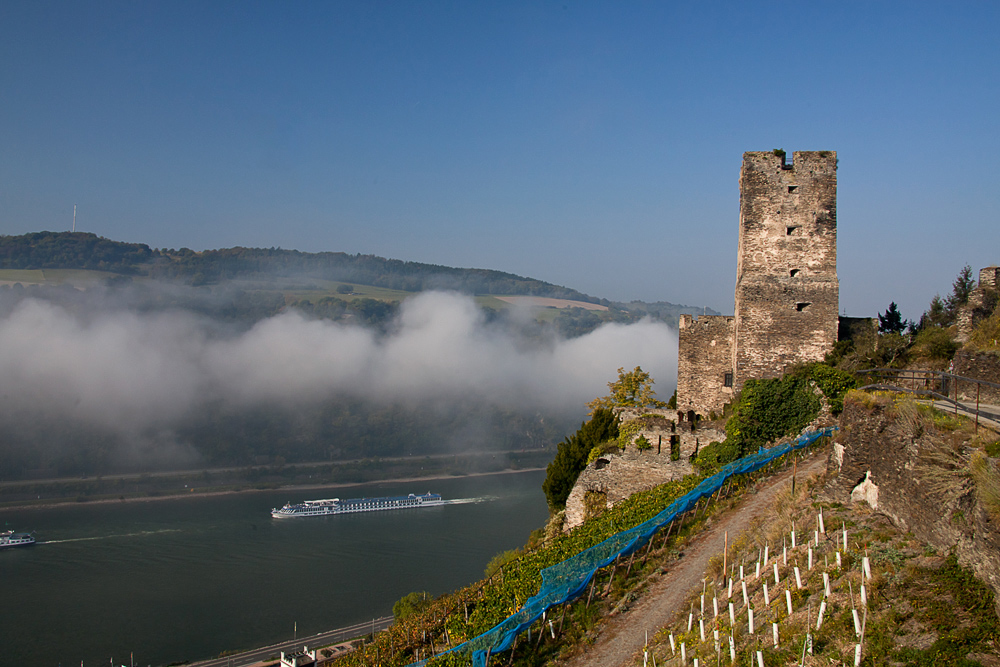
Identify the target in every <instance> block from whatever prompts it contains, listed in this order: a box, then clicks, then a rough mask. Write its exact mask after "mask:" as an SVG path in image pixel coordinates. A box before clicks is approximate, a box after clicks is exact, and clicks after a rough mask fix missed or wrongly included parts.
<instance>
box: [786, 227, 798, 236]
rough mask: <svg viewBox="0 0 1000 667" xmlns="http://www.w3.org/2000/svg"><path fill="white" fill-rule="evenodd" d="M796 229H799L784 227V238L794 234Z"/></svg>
mask: <svg viewBox="0 0 1000 667" xmlns="http://www.w3.org/2000/svg"><path fill="white" fill-rule="evenodd" d="M798 228H799V226H798V225H796V226H794V227H785V236H791V235H792V234H794V233H795V230H797V229H798Z"/></svg>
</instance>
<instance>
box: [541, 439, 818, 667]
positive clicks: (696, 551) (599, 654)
mask: <svg viewBox="0 0 1000 667" xmlns="http://www.w3.org/2000/svg"><path fill="white" fill-rule="evenodd" d="M825 469H826V451H825V450H821V451H819V452H816V453H815V454H813V455H812V456H810V457H808V458H806V459H804V460H803V461H800V462H799V466H798V475H799V479H802V480H805V479H808V478H809V477H810V476H811V475H814V474H817V473H822V472H823V471H824V470H825ZM791 477H792V470H791V469H788V470H785V471H782V472H780V473H778V474H777V475H775V476H773V477H770V478H768V479H766V480H761V481H760V482H758V484H757V488H756V490H755V491H750V492H749V493H748V494H747V495H745V496H744V497H743V498H742V499H741V500H740V502H739V505H737V506H736V507H735V508H733V509H731V510H728V511H727V512H725V513H724V514H721V515H719V516H716V517H715V518H714V519H713V520H712V525H710V526H709V527H708V528H706V529H705V530H703V531H701V532H700V533H698V534H697V535H696V536H694V537H692V538H691V539H690V540H689V541H688V543H687V544H686V546H685V548H684V557H683V558H681V559H680V560H678V561H676V562H675V563H674V564H672V565H671V566H670V569H669V570H668V571H667V572H665V573H663V574H662V575H660V576H659V577H658V578H656V579H654V580H652V582H651V583H650V586H649V588H648V589H647V590H646V591H645V592H644V593H643V594H642V597H641V598H640V599H639V600H638V601H636V602H635V603H634V604H633V605H632V606H631V607H630V608H629V609H628V610H627V611H624V612H623V613H621V614H618V615H615V616H613V617H611V618H609V619H608V620H606V621H605V622H604V624H603V625H602V627H601V629H600V633H599V635H598V637H597V640H596V641H595V643H594V644H593V645H592V646H590V647H587V648H586V649H585V650H584V651H583V652H581V653H578V654H575V655H573V656H570V657H569V658H567V659H565V660H564V661H562V662H560V663H559V664H560V665H563V666H564V667H626V666H631V665H634V664H636V660H637V656H638V664H642V647H643V644H644V643H645V639H646V632H647V631H649V634H650V636H652V635H653V633H655V632H656V631H657V630H659V629H660V628H661V627H663V626H665V625H667V624H668V623H670V622H671V621H673V620H674V618H675V617H676V616H677V615H678V614H681V613H684V612H686V611H687V607H686V606H685V602H686V601H687V599H688V597H689V596H690V595H691V593H693V592H694V591H696V590H701V587H702V578H703V577H704V576H705V570H706V569H707V568H708V562H709V559H711V557H712V556H715V555H716V554H720V553H722V550H723V549H724V548H725V539H726V533H727V532H728V533H729V535H730V536H731V541H732V540H735V539H736V538H737V537H739V535H740V534H741V533H743V531H745V530H746V529H747V528H748V527H749V525H750V522H751V521H752V520H753V519H754V517H757V516H761V515H762V514H764V513H766V512H768V511H769V510H770V509H771V506H772V504H773V503H774V499H775V497H776V496H777V495H778V492H779V491H781V489H783V488H785V487H786V486H787V485H788V484H790V483H791Z"/></svg>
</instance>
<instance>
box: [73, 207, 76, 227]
mask: <svg viewBox="0 0 1000 667" xmlns="http://www.w3.org/2000/svg"><path fill="white" fill-rule="evenodd" d="M73 231H74V232H75V231H76V204H73Z"/></svg>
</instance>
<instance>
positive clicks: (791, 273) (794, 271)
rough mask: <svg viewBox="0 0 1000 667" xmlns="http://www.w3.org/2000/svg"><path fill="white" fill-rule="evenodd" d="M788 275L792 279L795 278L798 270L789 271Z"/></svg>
mask: <svg viewBox="0 0 1000 667" xmlns="http://www.w3.org/2000/svg"><path fill="white" fill-rule="evenodd" d="M788 275H789V276H791V277H792V278H794V277H795V276H797V275H799V270H798V269H792V270H791V271H789V272H788Z"/></svg>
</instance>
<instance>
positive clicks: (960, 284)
mask: <svg viewBox="0 0 1000 667" xmlns="http://www.w3.org/2000/svg"><path fill="white" fill-rule="evenodd" d="M975 287H976V281H975V279H974V278H973V277H972V267H971V266H969V265H968V264H966V265H965V266H964V267H963V268H962V270H961V271H960V272H959V274H958V277H956V278H955V282H953V283H952V284H951V296H949V297H948V301H947V302H946V304H945V305H947V306H948V313H949V314H950V315H951V317H952V319H954V318H956V317H958V309H959V308H961V307H962V306H964V305H965V304H967V303H969V295H970V294H971V293H972V290H973V289H975Z"/></svg>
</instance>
